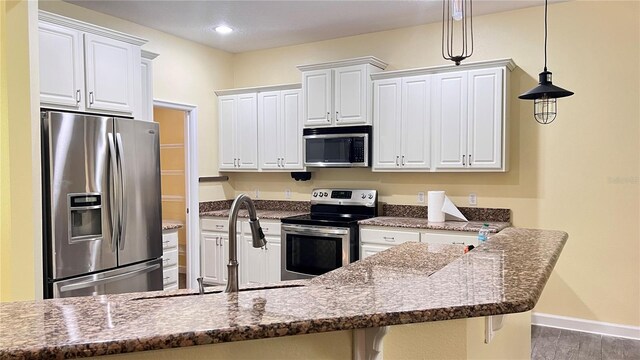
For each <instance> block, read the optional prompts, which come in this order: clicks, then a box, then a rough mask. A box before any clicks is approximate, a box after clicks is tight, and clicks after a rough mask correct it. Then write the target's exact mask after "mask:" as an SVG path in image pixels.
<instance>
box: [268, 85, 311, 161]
mask: <svg viewBox="0 0 640 360" xmlns="http://www.w3.org/2000/svg"><path fill="white" fill-rule="evenodd" d="M301 107H302V96H301V91H300V90H299V89H292V90H282V91H267V92H260V93H258V144H259V146H260V152H259V161H260V169H262V170H287V171H291V170H302V169H303V167H304V166H303V164H302V123H301V121H300V114H301Z"/></svg>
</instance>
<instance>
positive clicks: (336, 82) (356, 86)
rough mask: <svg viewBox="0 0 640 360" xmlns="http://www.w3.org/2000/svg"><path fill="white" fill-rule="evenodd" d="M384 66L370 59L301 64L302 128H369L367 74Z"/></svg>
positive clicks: (369, 87) (371, 108)
mask: <svg viewBox="0 0 640 360" xmlns="http://www.w3.org/2000/svg"><path fill="white" fill-rule="evenodd" d="M386 66H387V64H386V63H384V62H382V61H381V60H380V59H377V58H375V57H373V56H367V57H362V58H356V59H348V60H342V61H334V62H329V63H322V64H313V65H301V66H298V69H300V71H302V99H303V100H302V104H303V105H302V107H303V111H302V114H303V124H304V127H309V128H313V127H329V126H353V125H371V123H372V117H373V107H372V96H373V86H372V82H371V78H370V76H371V74H374V73H377V72H380V71H382V70H384V68H385V67H386Z"/></svg>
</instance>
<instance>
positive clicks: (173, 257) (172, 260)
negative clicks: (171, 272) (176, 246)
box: [162, 250, 178, 269]
mask: <svg viewBox="0 0 640 360" xmlns="http://www.w3.org/2000/svg"><path fill="white" fill-rule="evenodd" d="M177 264H178V250H171V251H165V252H164V254H162V267H163V268H165V269H166V268H168V267H170V266H175V265H177Z"/></svg>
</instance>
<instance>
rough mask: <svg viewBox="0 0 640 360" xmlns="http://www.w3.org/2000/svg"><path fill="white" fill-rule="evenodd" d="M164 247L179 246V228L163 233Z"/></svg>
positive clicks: (174, 247)
mask: <svg viewBox="0 0 640 360" xmlns="http://www.w3.org/2000/svg"><path fill="white" fill-rule="evenodd" d="M162 248H163V249H170V250H171V249H177V248H178V231H177V230H175V231H171V232H164V233H162Z"/></svg>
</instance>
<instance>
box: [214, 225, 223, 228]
mask: <svg viewBox="0 0 640 360" xmlns="http://www.w3.org/2000/svg"><path fill="white" fill-rule="evenodd" d="M223 227H224V225H216V229H222V228H223Z"/></svg>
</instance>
